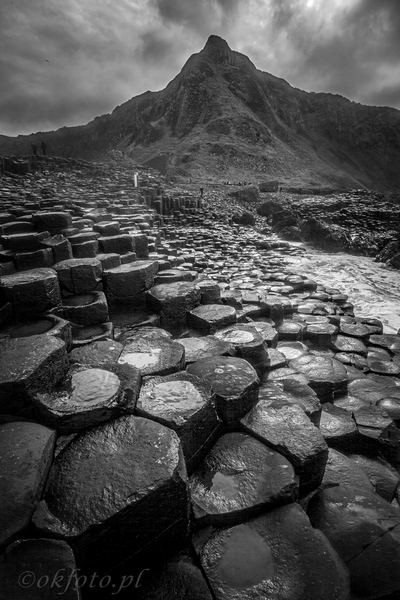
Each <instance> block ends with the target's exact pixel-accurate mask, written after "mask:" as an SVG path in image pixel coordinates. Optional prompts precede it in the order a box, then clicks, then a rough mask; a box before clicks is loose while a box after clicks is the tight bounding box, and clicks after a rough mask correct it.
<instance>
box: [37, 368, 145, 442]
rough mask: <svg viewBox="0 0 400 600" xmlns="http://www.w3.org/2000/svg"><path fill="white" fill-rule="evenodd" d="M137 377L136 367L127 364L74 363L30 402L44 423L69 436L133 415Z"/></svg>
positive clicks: (137, 384)
mask: <svg viewBox="0 0 400 600" xmlns="http://www.w3.org/2000/svg"><path fill="white" fill-rule="evenodd" d="M140 380H141V376H140V371H139V369H135V368H134V367H131V366H130V365H103V366H102V367H101V368H87V366H82V365H75V366H73V367H72V368H71V370H70V372H69V373H68V375H67V377H66V378H65V379H64V380H63V381H61V382H60V384H59V385H58V386H56V388H55V389H54V390H53V391H51V392H48V393H46V394H36V395H35V397H34V399H33V402H34V404H35V406H36V408H37V410H38V411H39V413H40V414H41V417H42V419H43V422H45V423H46V424H47V425H49V426H50V427H53V428H54V429H57V431H58V432H59V433H60V434H62V435H68V434H70V433H74V432H76V431H81V430H82V429H88V428H89V427H92V426H93V425H98V424H99V423H103V422H104V421H108V420H110V419H112V418H115V417H117V416H120V415H122V414H126V413H131V414H133V411H134V408H135V404H136V399H137V396H138V393H139V388H140Z"/></svg>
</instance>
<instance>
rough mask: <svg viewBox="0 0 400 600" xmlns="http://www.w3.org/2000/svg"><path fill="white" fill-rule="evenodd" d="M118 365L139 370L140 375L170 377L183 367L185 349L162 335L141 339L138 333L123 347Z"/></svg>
mask: <svg viewBox="0 0 400 600" xmlns="http://www.w3.org/2000/svg"><path fill="white" fill-rule="evenodd" d="M118 363H119V364H124V363H126V364H128V365H132V366H133V367H136V368H138V369H140V371H141V373H142V375H170V374H171V373H176V372H177V371H181V370H182V369H183V368H184V365H185V348H184V347H183V346H182V345H181V344H179V343H178V342H173V341H172V340H170V339H169V338H167V337H165V336H164V335H160V336H155V335H152V336H148V337H141V336H140V332H138V335H137V336H135V337H132V338H131V339H130V340H129V341H128V342H127V343H126V345H125V346H124V349H123V350H122V352H121V354H120V357H119V359H118Z"/></svg>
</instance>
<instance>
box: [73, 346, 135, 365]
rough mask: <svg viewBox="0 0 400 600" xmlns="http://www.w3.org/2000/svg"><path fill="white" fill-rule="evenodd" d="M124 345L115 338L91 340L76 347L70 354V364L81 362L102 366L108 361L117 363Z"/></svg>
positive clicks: (82, 363)
mask: <svg viewBox="0 0 400 600" xmlns="http://www.w3.org/2000/svg"><path fill="white" fill-rule="evenodd" d="M123 348H124V347H123V345H122V344H120V343H118V342H115V341H114V340H103V341H100V342H91V343H89V344H85V345H84V346H81V347H80V348H75V349H74V350H72V352H70V353H69V355H68V360H69V362H70V364H74V363H79V364H81V365H89V366H91V367H101V366H102V365H106V364H108V363H110V364H112V363H116V362H117V360H118V359H119V357H120V354H121V352H122V350H123Z"/></svg>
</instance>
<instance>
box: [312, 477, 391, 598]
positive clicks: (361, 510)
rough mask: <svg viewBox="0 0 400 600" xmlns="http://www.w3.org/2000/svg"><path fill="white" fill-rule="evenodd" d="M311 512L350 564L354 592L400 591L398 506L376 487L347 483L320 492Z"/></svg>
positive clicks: (364, 594)
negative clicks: (381, 496) (360, 487)
mask: <svg viewBox="0 0 400 600" xmlns="http://www.w3.org/2000/svg"><path fill="white" fill-rule="evenodd" d="M308 514H309V516H310V520H311V523H312V524H313V526H314V527H317V528H318V529H320V530H321V531H322V532H323V533H325V535H326V536H327V538H328V540H329V541H330V542H331V544H332V545H333V547H334V548H335V550H336V551H337V552H338V554H339V556H340V557H341V558H342V560H343V561H344V562H345V563H346V565H347V567H348V568H349V572H350V579H351V585H352V589H353V590H354V592H356V593H358V594H360V595H361V596H362V597H367V598H374V597H376V596H377V594H380V595H381V596H385V595H389V594H398V593H399V587H400V581H399V578H400V574H399V570H398V565H399V555H400V538H399V533H400V532H399V527H400V518H399V517H400V515H399V511H398V509H396V508H393V507H392V506H391V505H390V504H389V503H388V502H386V501H385V500H383V499H382V498H380V497H379V496H377V495H376V494H374V493H373V492H371V491H367V490H363V491H362V492H360V491H359V490H358V489H357V488H354V487H351V486H345V485H343V486H342V485H341V486H337V487H333V488H330V489H327V490H323V491H322V492H319V493H318V494H317V495H315V496H314V497H313V498H312V500H311V501H310V503H309V505H308ZM378 597H379V596H378Z"/></svg>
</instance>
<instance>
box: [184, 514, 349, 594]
mask: <svg viewBox="0 0 400 600" xmlns="http://www.w3.org/2000/svg"><path fill="white" fill-rule="evenodd" d="M195 548H196V551H197V553H198V555H199V557H200V560H201V564H202V567H203V569H204V572H205V574H206V576H207V578H208V581H209V583H210V585H211V588H212V590H213V592H214V595H215V598H216V599H217V600H230V599H231V598H235V599H236V598H237V599H238V600H239V599H240V600H255V599H256V598H257V599H258V598H260V599H261V598H268V599H269V600H282V599H283V598H291V599H293V600H305V599H306V598H307V600H321V598H324V600H347V599H348V598H349V597H350V591H349V576H348V572H347V569H346V568H345V567H344V565H343V563H342V562H341V560H340V559H339V558H338V556H337V554H336V552H335V551H334V550H333V549H332V547H331V546H330V544H329V543H328V541H327V540H326V538H325V536H323V535H321V533H320V532H319V531H318V530H315V529H313V528H312V527H311V525H310V522H309V520H308V518H307V515H306V514H305V513H304V512H303V510H302V509H301V508H300V507H299V505H298V504H290V505H289V506H283V507H281V508H277V509H275V510H272V511H270V512H268V513H266V514H265V515H262V516H260V517H258V518H256V519H252V520H251V521H247V522H246V523H243V524H241V525H236V526H235V527H231V528H230V529H214V530H213V529H211V528H209V530H206V531H202V532H200V533H199V535H198V537H197V538H195Z"/></svg>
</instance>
